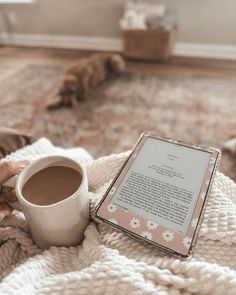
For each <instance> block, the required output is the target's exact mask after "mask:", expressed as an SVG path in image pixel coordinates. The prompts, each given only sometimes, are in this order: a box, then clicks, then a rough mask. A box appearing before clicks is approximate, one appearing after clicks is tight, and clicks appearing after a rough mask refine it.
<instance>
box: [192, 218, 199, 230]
mask: <svg viewBox="0 0 236 295" xmlns="http://www.w3.org/2000/svg"><path fill="white" fill-rule="evenodd" d="M197 222H198V218H194V219H193V220H192V222H191V225H192V227H193V228H195V227H196V226H197Z"/></svg>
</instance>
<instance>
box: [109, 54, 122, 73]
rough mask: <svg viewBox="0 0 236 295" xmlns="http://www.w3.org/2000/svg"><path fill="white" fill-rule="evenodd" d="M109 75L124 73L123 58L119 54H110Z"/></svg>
mask: <svg viewBox="0 0 236 295" xmlns="http://www.w3.org/2000/svg"><path fill="white" fill-rule="evenodd" d="M108 65H109V69H110V71H111V73H114V74H120V73H122V72H124V71H125V68H126V63H125V60H124V58H123V57H122V56H121V55H119V54H112V55H111V56H110V58H109V60H108Z"/></svg>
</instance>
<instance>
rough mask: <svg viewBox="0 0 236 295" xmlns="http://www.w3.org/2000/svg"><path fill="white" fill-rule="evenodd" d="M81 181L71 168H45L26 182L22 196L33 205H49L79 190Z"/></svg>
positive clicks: (76, 172) (80, 176)
mask: <svg viewBox="0 0 236 295" xmlns="http://www.w3.org/2000/svg"><path fill="white" fill-rule="evenodd" d="M81 181H82V175H81V173H80V172H79V171H77V170H75V169H73V168H70V167H64V166H52V167H47V168H44V169H42V170H40V171H38V172H37V173H35V174H34V175H33V176H31V177H30V178H29V179H28V180H27V181H26V183H25V184H24V186H23V189H22V195H23V197H24V198H25V199H26V200H27V201H29V202H30V203H33V204H35V205H42V206H43V205H51V204H54V203H57V202H60V201H62V200H64V199H66V198H68V197H69V196H71V195H72V194H73V193H74V192H75V191H76V190H77V189H78V188H79V186H80V184H81Z"/></svg>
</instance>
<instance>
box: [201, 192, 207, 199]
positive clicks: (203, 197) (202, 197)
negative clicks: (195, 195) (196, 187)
mask: <svg viewBox="0 0 236 295" xmlns="http://www.w3.org/2000/svg"><path fill="white" fill-rule="evenodd" d="M205 196H206V193H205V192H202V193H201V194H200V199H202V200H204V199H205Z"/></svg>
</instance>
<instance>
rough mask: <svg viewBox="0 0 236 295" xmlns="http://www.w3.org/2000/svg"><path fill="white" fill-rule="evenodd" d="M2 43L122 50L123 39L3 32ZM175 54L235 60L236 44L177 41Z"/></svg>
mask: <svg viewBox="0 0 236 295" xmlns="http://www.w3.org/2000/svg"><path fill="white" fill-rule="evenodd" d="M0 44H1V45H12V46H33V47H37V46H38V47H51V48H65V49H86V50H101V51H117V52H121V51H122V42H121V39H119V38H107V37H85V36H68V35H67V36H65V35H42V34H16V33H1V34H0ZM173 54H174V55H176V56H189V57H202V58H218V59H231V60H235V59H236V46H233V45H221V44H199V43H178V42H177V43H176V46H175V48H174V52H173Z"/></svg>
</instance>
